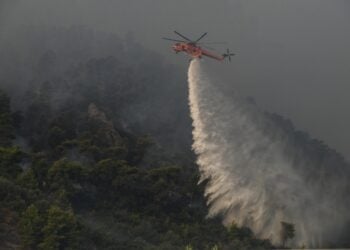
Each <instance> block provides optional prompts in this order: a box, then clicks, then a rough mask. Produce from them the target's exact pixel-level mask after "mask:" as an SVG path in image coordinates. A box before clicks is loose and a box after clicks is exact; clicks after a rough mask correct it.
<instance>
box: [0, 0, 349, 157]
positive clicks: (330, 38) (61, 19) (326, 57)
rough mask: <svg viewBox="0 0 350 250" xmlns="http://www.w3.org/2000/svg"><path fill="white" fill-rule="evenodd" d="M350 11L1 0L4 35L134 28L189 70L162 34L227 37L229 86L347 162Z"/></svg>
mask: <svg viewBox="0 0 350 250" xmlns="http://www.w3.org/2000/svg"><path fill="white" fill-rule="evenodd" d="M349 9H350V8H349V4H348V3H347V1H346V0H334V1H328V0H309V1H302V0H286V1H279V0H264V1H261V0H250V1H243V0H225V1H220V3H218V2H214V1H210V0H204V1H187V0H178V1H170V0H166V1H160V0H158V1H157V0H146V1H108V0H99V1H97V0H84V1H83V0H74V1H68V0H61V1H44V0H31V1H24V0H16V1H9V0H3V1H2V2H1V3H0V31H1V33H0V38H1V37H2V38H3V39H10V41H15V40H16V39H18V38H16V35H18V30H17V28H18V27H20V26H22V25H43V26H47V27H54V26H56V27H57V26H71V25H75V26H76V25H82V26H85V27H88V28H92V29H96V30H102V31H107V32H112V33H116V34H118V35H120V36H123V35H124V34H127V33H128V32H132V34H133V36H134V37H135V39H136V40H138V41H140V42H141V43H142V44H144V45H145V46H146V47H148V48H150V49H152V50H156V51H158V52H160V53H162V54H164V55H166V56H167V57H169V59H168V60H169V61H172V62H176V63H177V64H179V65H180V67H183V65H184V61H185V60H186V59H185V58H184V57H183V56H178V57H175V56H173V55H172V52H171V51H169V47H170V44H168V43H167V42H164V41H161V39H160V37H162V36H172V30H174V29H177V30H179V31H182V32H183V33H185V34H186V35H188V36H190V37H191V38H192V37H193V38H194V37H198V36H199V35H200V34H201V33H202V32H204V31H207V32H209V36H208V38H207V39H208V40H211V41H222V40H225V41H228V42H229V43H228V44H227V47H230V48H231V50H232V51H235V52H236V53H237V54H238V56H237V57H236V58H235V60H234V63H233V64H231V65H228V66H222V65H219V66H218V65H213V66H212V67H213V68H214V70H215V71H216V72H219V74H220V75H222V77H223V78H224V79H225V80H227V79H231V78H233V81H232V82H233V83H232V84H231V85H228V86H225V87H226V88H231V89H233V88H234V89H236V90H237V91H239V92H240V93H242V95H246V96H252V97H253V98H255V99H256V100H257V102H258V103H259V105H261V107H263V108H264V109H267V110H270V111H273V112H278V113H280V114H283V115H285V116H287V117H290V118H291V119H292V120H293V121H294V122H295V123H296V125H297V126H298V127H299V128H301V129H303V130H306V131H308V132H310V133H311V134H312V135H314V136H315V137H318V138H320V139H322V140H325V141H326V142H327V144H330V145H331V146H332V147H335V148H336V149H337V150H339V151H340V152H341V153H343V154H344V155H345V156H346V157H347V158H348V159H349V158H350V147H349V146H348V136H347V131H348V127H349V126H350V116H349V114H348V112H347V107H349V105H350V103H349V100H350V98H349V93H350V87H349V81H350V73H349V72H350V71H349V70H348V69H349V65H350V50H349V48H348V44H350V22H349ZM11 33H12V34H14V35H13V36H10V34H11ZM0 40H1V39H0ZM2 48H3V49H6V48H4V46H2ZM217 49H218V51H219V52H221V51H223V49H224V47H222V48H220V47H219V48H217ZM232 73H234V74H232ZM225 82H227V81H225ZM1 84H2V83H1Z"/></svg>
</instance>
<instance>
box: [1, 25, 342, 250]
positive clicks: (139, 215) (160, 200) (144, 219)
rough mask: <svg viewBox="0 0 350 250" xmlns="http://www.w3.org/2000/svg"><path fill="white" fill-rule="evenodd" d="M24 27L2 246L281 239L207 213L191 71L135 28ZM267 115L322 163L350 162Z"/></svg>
mask: <svg viewBox="0 0 350 250" xmlns="http://www.w3.org/2000/svg"><path fill="white" fill-rule="evenodd" d="M16 36H19V37H17V39H16V40H15V41H16V42H13V43H9V44H8V45H7V46H8V47H6V46H5V47H6V48H7V49H6V50H3V51H1V55H2V57H1V59H0V61H1V64H2V65H4V67H2V68H1V69H0V73H1V75H0V81H1V82H0V86H1V88H2V90H1V92H0V186H1V187H0V249H17V248H22V249H186V248H187V249H271V248H272V246H271V244H270V242H269V241H268V240H266V239H256V237H255V236H254V235H253V233H252V232H251V231H250V229H248V228H239V227H237V226H236V225H235V223H234V222H232V226H231V227H229V228H225V227H224V226H223V225H222V224H221V218H206V215H207V205H206V201H205V197H203V186H204V185H205V183H202V184H200V185H198V180H199V173H198V169H197V166H196V164H195V156H194V154H193V152H192V151H191V146H190V145H191V121H190V118H189V114H188V112H189V111H188V107H187V82H186V77H185V73H182V72H181V71H180V70H179V69H178V68H176V67H175V66H172V65H168V64H167V63H165V61H164V60H163V59H162V58H161V57H160V56H159V55H157V54H156V53H154V52H152V51H148V50H147V49H145V48H143V47H142V46H141V45H139V44H138V43H136V42H135V41H134V40H133V39H132V36H127V37H126V38H123V39H122V38H119V37H116V36H114V35H108V34H103V33H101V34H99V33H94V32H92V31H90V30H87V29H85V28H81V27H74V28H71V29H64V28H56V29H45V28H38V27H26V28H25V29H24V30H23V31H22V32H19V33H18V34H16ZM21 36H22V38H24V37H25V38H26V39H20V38H21ZM24 40H25V42H24ZM4 43H6V42H4ZM266 116H267V117H269V118H270V119H271V122H273V123H276V124H278V125H279V126H280V128H281V131H285V132H287V133H288V134H289V135H290V137H289V140H291V141H293V143H295V145H300V146H302V147H303V148H304V150H303V151H302V152H303V153H305V154H306V153H307V154H309V153H312V154H313V155H314V157H315V159H317V160H318V162H316V163H315V164H314V165H313V167H314V168H316V167H319V166H321V168H322V164H323V163H322V160H320V159H328V160H329V159H332V161H333V162H334V163H335V164H337V165H346V164H347V163H346V162H345V161H344V159H343V158H342V157H341V156H340V155H339V154H337V153H336V152H335V151H333V150H332V149H329V148H328V147H327V146H326V145H324V144H323V143H321V142H319V141H316V140H312V139H310V138H309V136H308V135H307V134H305V133H302V132H297V131H295V129H294V127H293V125H292V124H291V123H290V122H289V121H288V120H286V119H284V118H282V117H281V116H278V115H275V114H266ZM276 136H278V133H277V134H276ZM311 145H313V146H312V147H311ZM315 145H316V146H315ZM316 148H317V149H316ZM320 154H321V155H322V156H323V158H320V157H319V155H320ZM310 171H311V170H310ZM320 174H321V173H320ZM310 178H311V177H310ZM296 233H297V232H296Z"/></svg>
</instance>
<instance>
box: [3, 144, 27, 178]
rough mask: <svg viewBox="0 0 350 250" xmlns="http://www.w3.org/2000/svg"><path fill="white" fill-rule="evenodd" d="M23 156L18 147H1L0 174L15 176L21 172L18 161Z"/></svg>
mask: <svg viewBox="0 0 350 250" xmlns="http://www.w3.org/2000/svg"><path fill="white" fill-rule="evenodd" d="M22 157H23V153H22V152H21V151H20V150H19V148H18V147H0V176H4V177H6V178H9V179H13V178H15V177H16V176H17V175H18V174H19V173H20V172H21V168H20V166H19V165H18V163H19V161H20V160H21V159H22Z"/></svg>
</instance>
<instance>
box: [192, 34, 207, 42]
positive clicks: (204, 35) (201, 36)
mask: <svg viewBox="0 0 350 250" xmlns="http://www.w3.org/2000/svg"><path fill="white" fill-rule="evenodd" d="M207 34H208V33H207V32H205V33H204V34H203V35H201V36H200V37H199V38H198V39H197V40H196V41H195V43H197V42H199V40H201V39H202V38H203V37H205V36H206V35H207Z"/></svg>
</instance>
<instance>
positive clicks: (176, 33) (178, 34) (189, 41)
mask: <svg viewBox="0 0 350 250" xmlns="http://www.w3.org/2000/svg"><path fill="white" fill-rule="evenodd" d="M174 33H175V34H177V35H179V36H181V37H182V38H183V39H185V40H187V41H189V42H193V41H192V40H191V39H189V38H187V37H185V36H184V35H182V34H180V33H179V32H177V31H176V30H174Z"/></svg>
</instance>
